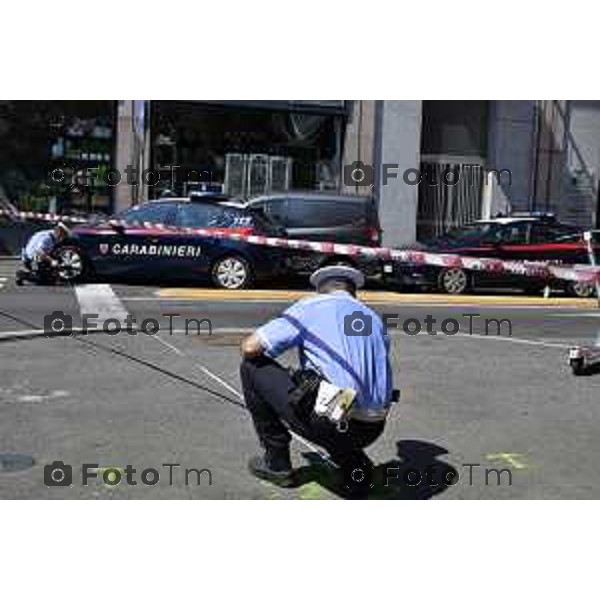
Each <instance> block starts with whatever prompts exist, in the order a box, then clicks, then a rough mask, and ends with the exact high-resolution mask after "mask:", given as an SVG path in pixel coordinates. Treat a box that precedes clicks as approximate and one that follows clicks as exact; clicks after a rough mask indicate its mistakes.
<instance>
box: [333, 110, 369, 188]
mask: <svg viewBox="0 0 600 600" xmlns="http://www.w3.org/2000/svg"><path fill="white" fill-rule="evenodd" d="M374 144H375V100H355V101H354V102H353V103H352V114H351V117H350V120H349V121H348V124H347V126H346V131H345V135H344V152H343V159H342V181H341V193H342V194H360V195H369V194H372V193H373V189H372V188H371V187H370V186H360V185H354V186H348V185H346V184H345V182H344V165H351V164H352V163H354V162H356V161H361V162H363V163H365V164H368V165H373V163H374V154H373V150H374Z"/></svg>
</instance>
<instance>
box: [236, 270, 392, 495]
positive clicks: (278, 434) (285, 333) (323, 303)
mask: <svg viewBox="0 0 600 600" xmlns="http://www.w3.org/2000/svg"><path fill="white" fill-rule="evenodd" d="M310 282H311V284H312V285H313V286H314V287H315V288H316V289H317V292H318V295H316V296H312V297H309V298H305V299H302V300H300V301H299V302H296V303H295V304H293V305H292V306H291V307H289V308H288V309H287V310H285V312H283V314H282V315H281V316H279V317H278V318H276V319H274V320H272V321H270V322H268V323H267V324H265V325H263V326H262V327H260V328H259V329H257V330H256V331H255V332H254V333H252V334H251V335H249V336H248V337H246V338H245V339H244V340H243V341H242V344H241V352H242V356H243V360H242V364H241V380H242V387H243V392H244V398H245V401H246V404H247V406H248V409H249V410H250V413H251V415H252V419H253V422H254V427H255V429H256V433H257V434H258V438H259V440H260V443H261V445H262V447H263V449H264V454H263V455H261V456H257V457H254V458H252V459H251V460H250V462H249V469H250V471H251V472H252V473H253V474H254V475H255V476H256V477H259V478H261V479H266V480H269V481H271V482H273V483H277V484H279V485H281V486H284V487H286V486H292V485H294V477H293V470H292V464H291V460H290V441H291V435H290V430H292V431H294V432H296V433H298V434H300V435H301V436H303V437H304V438H306V439H308V440H310V441H312V442H314V443H315V444H317V445H319V446H321V447H323V448H325V449H326V450H327V451H328V453H329V455H330V457H331V458H332V459H333V461H334V462H335V463H336V464H337V465H338V466H339V467H340V468H341V469H342V472H343V474H344V482H345V485H346V487H348V488H350V489H352V488H353V487H354V483H356V484H357V486H356V487H357V488H360V487H362V485H364V482H363V481H362V480H363V479H364V478H365V476H370V474H371V473H372V469H373V464H372V463H371V461H370V460H369V458H368V457H367V455H366V454H365V452H364V450H363V449H364V448H365V447H367V446H369V445H370V444H372V443H373V442H374V441H375V440H376V439H377V438H378V437H379V436H380V435H381V433H382V432H383V429H384V426H385V420H386V417H387V414H388V410H389V407H390V403H391V402H392V399H393V396H394V393H393V389H392V388H393V385H392V370H391V365H390V360H389V352H390V341H389V338H388V337H387V336H386V335H385V334H384V331H383V325H382V322H381V319H380V318H379V316H378V315H377V314H376V313H375V312H373V311H372V310H371V309H370V308H368V307H367V306H365V305H364V304H363V303H362V302H360V301H359V300H357V298H356V290H357V289H358V288H360V287H362V286H363V284H364V276H363V274H362V273H361V272H360V271H357V270H356V269H353V268H350V267H345V266H330V267H324V268H321V269H319V270H318V271H316V272H315V273H314V274H313V275H312V277H311V278H310ZM291 348H297V349H298V351H299V358H300V365H301V369H300V370H298V371H295V372H294V371H290V370H288V369H285V368H284V367H282V366H281V365H280V364H279V363H277V362H276V361H275V360H274V358H276V357H277V356H279V355H280V354H282V353H283V352H284V351H286V350H289V349H291ZM356 474H358V477H357V478H356ZM361 484H362V485H361Z"/></svg>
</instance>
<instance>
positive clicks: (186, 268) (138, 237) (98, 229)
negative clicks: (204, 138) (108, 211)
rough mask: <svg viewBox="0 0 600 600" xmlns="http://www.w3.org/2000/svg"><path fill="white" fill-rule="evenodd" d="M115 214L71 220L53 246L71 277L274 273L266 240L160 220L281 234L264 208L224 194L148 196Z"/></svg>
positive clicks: (238, 280) (229, 284) (238, 277)
mask: <svg viewBox="0 0 600 600" xmlns="http://www.w3.org/2000/svg"><path fill="white" fill-rule="evenodd" d="M116 219H117V220H118V224H111V222H110V221H104V222H99V223H97V224H93V225H85V226H81V227H77V228H75V229H74V230H73V234H72V236H71V237H69V238H68V239H67V241H66V242H65V243H64V244H63V245H62V246H61V247H60V248H59V249H58V250H57V253H58V257H59V258H60V260H61V262H62V263H63V264H64V265H65V266H66V267H67V269H66V272H67V273H68V275H69V277H70V278H72V279H73V280H81V279H86V278H92V277H95V276H98V277H124V278H130V279H133V278H136V277H140V276H141V277H149V278H154V279H169V280H172V279H185V280H188V281H190V280H191V281H193V280H195V279H201V278H210V279H212V281H213V282H214V283H215V285H217V286H219V287H222V288H227V289H240V288H244V287H248V286H249V285H250V284H251V283H252V281H254V280H255V279H261V278H271V277H273V276H274V275H276V274H277V272H278V270H279V268H280V265H282V263H281V259H280V258H279V254H278V253H277V252H276V251H273V250H272V249H270V248H268V247H262V246H255V245H251V244H247V243H244V242H242V241H237V240H232V239H225V238H218V237H206V236H202V235H198V234H196V233H194V232H192V231H186V230H185V229H167V228H164V227H160V225H174V226H177V227H179V228H188V227H189V228H205V229H209V230H210V231H212V232H215V233H218V232H222V231H225V232H235V233H243V234H259V235H267V236H276V235H281V229H280V228H278V227H277V226H276V225H274V224H272V223H270V222H269V221H268V219H267V218H266V217H265V216H264V215H263V214H261V213H260V212H256V211H253V210H251V209H248V208H245V207H244V206H241V205H240V204H238V203H235V202H233V201H231V200H230V199H228V198H225V197H220V196H219V197H217V196H213V197H200V196H197V197H194V196H192V198H172V199H164V200H153V201H150V202H146V203H143V204H140V205H138V206H134V207H132V208H130V209H128V210H126V211H125V212H124V213H122V214H120V215H117V217H116ZM141 223H144V224H145V225H144V226H141ZM153 224H154V225H156V227H153V226H152V225H153Z"/></svg>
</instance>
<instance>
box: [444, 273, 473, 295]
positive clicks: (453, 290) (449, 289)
mask: <svg viewBox="0 0 600 600" xmlns="http://www.w3.org/2000/svg"><path fill="white" fill-rule="evenodd" d="M438 287H439V289H440V290H441V291H442V292H445V293H446V294H464V293H465V292H466V291H467V289H468V287H469V276H468V275H467V273H466V272H465V271H463V269H458V268H452V269H442V271H441V272H440V274H439V275H438Z"/></svg>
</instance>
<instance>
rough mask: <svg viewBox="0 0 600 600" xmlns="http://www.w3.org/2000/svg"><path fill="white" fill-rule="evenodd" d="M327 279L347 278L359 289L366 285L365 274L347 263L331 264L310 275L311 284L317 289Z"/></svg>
mask: <svg viewBox="0 0 600 600" xmlns="http://www.w3.org/2000/svg"><path fill="white" fill-rule="evenodd" d="M327 279H347V280H349V281H351V282H352V283H353V284H354V285H355V286H356V288H357V289H360V288H361V287H363V285H365V276H364V275H363V274H362V273H361V272H360V271H359V270H358V269H355V268H354V267H347V266H345V265H331V266H329V267H321V268H320V269H317V270H316V271H315V272H314V273H313V274H312V275H311V276H310V284H311V285H312V286H313V287H315V288H316V289H318V288H319V286H320V285H321V284H322V283H323V282H324V281H326V280H327Z"/></svg>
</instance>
